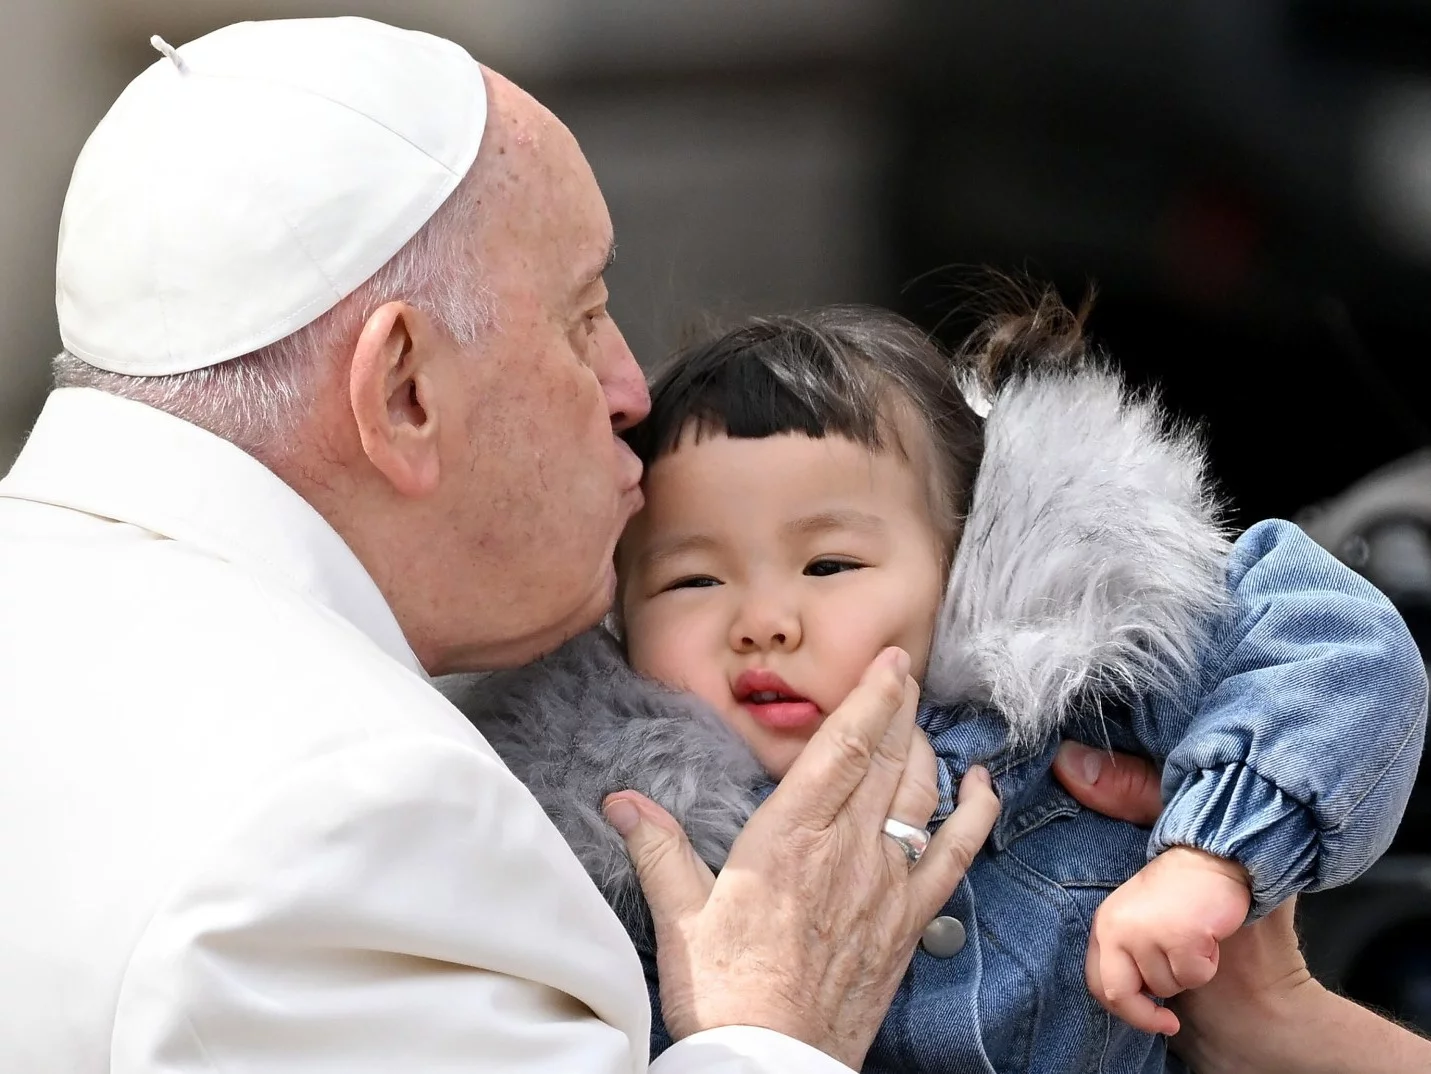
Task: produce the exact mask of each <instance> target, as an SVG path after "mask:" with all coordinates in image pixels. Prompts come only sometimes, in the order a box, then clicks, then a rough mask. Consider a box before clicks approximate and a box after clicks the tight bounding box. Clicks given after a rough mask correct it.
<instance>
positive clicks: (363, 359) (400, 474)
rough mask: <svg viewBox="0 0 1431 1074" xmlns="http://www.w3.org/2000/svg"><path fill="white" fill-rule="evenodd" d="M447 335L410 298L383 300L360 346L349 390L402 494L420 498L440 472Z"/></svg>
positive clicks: (372, 453) (366, 435)
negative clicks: (439, 372) (437, 378)
mask: <svg viewBox="0 0 1431 1074" xmlns="http://www.w3.org/2000/svg"><path fill="white" fill-rule="evenodd" d="M444 343H445V337H443V336H442V334H441V333H439V332H437V331H435V329H434V327H433V326H432V325H431V324H430V323H429V321H428V319H427V317H426V316H425V315H424V314H423V313H422V312H421V311H420V310H418V309H416V308H414V307H413V306H410V305H408V304H407V303H406V302H388V303H386V304H384V305H382V306H379V307H378V308H377V310H375V311H374V312H373V315H372V316H371V317H369V318H368V319H367V321H366V323H364V325H363V330H362V333H361V334H360V335H359V336H358V342H357V345H356V346H355V347H354V349H353V361H352V365H351V368H350V370H349V374H348V395H349V401H350V403H351V405H352V408H353V418H354V420H355V421H356V422H357V427H358V436H359V437H360V438H361V440H362V444H363V451H364V453H365V454H366V455H367V456H368V460H369V461H370V462H371V463H372V464H373V466H374V468H376V469H377V471H378V472H379V473H380V474H382V475H383V476H384V477H385V478H387V480H388V482H389V483H390V484H391V485H392V486H393V488H394V489H395V490H396V491H397V492H398V494H399V495H402V496H410V497H413V498H420V497H423V496H427V495H430V494H431V493H432V492H433V491H434V490H435V489H436V488H437V483H438V479H439V477H440V473H441V458H440V453H439V450H438V448H439V443H438V414H437V410H436V407H435V400H436V391H435V389H434V375H433V374H434V366H435V364H436V363H438V362H440V361H441V359H442V357H443V354H442V352H443V350H444V349H445V348H444V346H443V344H444Z"/></svg>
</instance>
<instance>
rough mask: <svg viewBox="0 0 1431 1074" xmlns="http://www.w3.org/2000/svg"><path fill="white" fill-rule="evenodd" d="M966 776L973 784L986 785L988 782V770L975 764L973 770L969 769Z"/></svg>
mask: <svg viewBox="0 0 1431 1074" xmlns="http://www.w3.org/2000/svg"><path fill="white" fill-rule="evenodd" d="M967 775H968V777H969V778H970V779H972V780H973V781H974V782H975V783H983V784H985V785H987V784H988V782H989V770H988V769H987V768H985V767H984V766H983V765H977V764H976V765H975V766H974V767H973V768H971V769H969V771H968V773H967Z"/></svg>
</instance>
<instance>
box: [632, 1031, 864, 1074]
mask: <svg viewBox="0 0 1431 1074" xmlns="http://www.w3.org/2000/svg"><path fill="white" fill-rule="evenodd" d="M697 1072H699V1074H850V1068H849V1067H847V1066H845V1064H843V1063H841V1062H839V1061H838V1060H835V1059H831V1058H830V1057H829V1056H828V1055H826V1054H825V1053H824V1052H822V1051H819V1050H817V1049H815V1048H812V1047H810V1045H808V1044H804V1043H802V1042H801V1041H798V1040H794V1039H792V1038H790V1037H787V1036H784V1035H783V1034H780V1033H776V1032H775V1031H774V1030H770V1029H761V1028H759V1027H757V1026H727V1027H725V1028H723V1029H708V1030H706V1031H705V1032H704V1033H697V1034H695V1035H694V1036H690V1037H687V1038H686V1039H685V1040H682V1041H678V1042H677V1043H675V1044H673V1045H671V1047H669V1048H667V1049H666V1050H665V1051H664V1052H663V1053H661V1057H660V1058H659V1059H657V1060H656V1061H655V1062H654V1063H652V1064H651V1074H697Z"/></svg>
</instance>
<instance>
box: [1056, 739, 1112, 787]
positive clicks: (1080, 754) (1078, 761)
mask: <svg viewBox="0 0 1431 1074" xmlns="http://www.w3.org/2000/svg"><path fill="white" fill-rule="evenodd" d="M1062 751H1063V755H1064V756H1065V757H1067V758H1068V759H1069V760H1071V761H1072V762H1073V763H1074V764H1075V765H1076V766H1077V769H1078V773H1079V774H1080V775H1081V776H1082V777H1083V782H1084V783H1087V784H1088V785H1089V786H1090V787H1091V786H1093V784H1095V783H1097V782H1098V777H1099V776H1100V775H1101V774H1102V772H1103V754H1101V753H1099V752H1098V751H1097V750H1095V749H1090V748H1089V747H1087V746H1085V745H1083V743H1081V742H1065V743H1064V744H1063V746H1062Z"/></svg>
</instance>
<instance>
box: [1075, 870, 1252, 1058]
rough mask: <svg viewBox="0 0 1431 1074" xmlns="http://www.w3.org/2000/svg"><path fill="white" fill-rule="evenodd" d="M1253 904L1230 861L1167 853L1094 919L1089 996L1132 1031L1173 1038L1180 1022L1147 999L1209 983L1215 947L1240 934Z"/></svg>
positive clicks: (1244, 879)
mask: <svg viewBox="0 0 1431 1074" xmlns="http://www.w3.org/2000/svg"><path fill="white" fill-rule="evenodd" d="M1251 902H1252V894H1251V890H1250V888H1249V886H1248V879H1247V873H1246V872H1245V871H1244V870H1243V868H1242V867H1241V866H1240V865H1237V864H1236V863H1235V862H1230V861H1224V860H1223V859H1222V858H1217V857H1214V856H1213V855H1211V854H1207V853H1204V852H1203V851H1201V850H1194V849H1192V848H1190V847H1173V848H1172V849H1170V850H1167V851H1164V852H1163V853H1162V854H1159V855H1158V856H1157V857H1156V858H1154V859H1153V860H1152V861H1151V862H1149V863H1148V864H1147V865H1145V866H1144V867H1143V868H1142V869H1140V870H1138V872H1137V874H1136V875H1134V876H1133V878H1132V879H1131V880H1129V881H1128V882H1127V883H1126V884H1123V885H1122V886H1121V887H1119V888H1118V890H1117V891H1115V892H1113V894H1112V895H1109V896H1108V898H1107V899H1105V900H1104V901H1103V905H1102V906H1100V907H1099V908H1098V913H1097V914H1095V915H1094V917H1093V929H1092V934H1091V936H1090V938H1089V942H1088V959H1087V963H1086V974H1087V978H1088V990H1089V991H1090V992H1092V993H1093V998H1094V999H1096V1000H1098V1002H1100V1003H1102V1004H1103V1006H1105V1007H1106V1008H1108V1010H1110V1011H1111V1012H1112V1013H1114V1014H1116V1015H1117V1016H1118V1017H1119V1018H1121V1019H1123V1021H1125V1022H1127V1023H1128V1024H1129V1025H1132V1026H1135V1027H1137V1028H1138V1029H1141V1030H1143V1031H1144V1032H1147V1033H1165V1034H1167V1035H1169V1036H1172V1035H1173V1034H1174V1033H1176V1032H1177V1031H1178V1030H1179V1028H1181V1027H1180V1024H1179V1022H1178V1018H1177V1015H1175V1014H1174V1013H1173V1012H1172V1011H1170V1010H1168V1009H1167V1008H1166V1007H1159V1006H1158V1005H1157V1004H1156V1003H1154V1002H1153V1001H1152V1000H1151V999H1150V998H1149V997H1148V995H1147V993H1151V994H1152V995H1154V996H1159V997H1161V998H1163V999H1168V998H1170V997H1172V996H1175V995H1177V994H1178V993H1180V992H1184V991H1186V990H1187V989H1190V988H1201V987H1202V986H1203V985H1205V984H1207V983H1208V982H1209V981H1211V980H1212V978H1213V975H1214V974H1216V973H1217V966H1218V951H1219V948H1218V945H1219V943H1220V942H1221V941H1223V940H1225V939H1226V938H1227V937H1229V936H1231V935H1232V934H1234V933H1235V932H1237V930H1238V929H1239V928H1241V926H1242V923H1243V921H1245V920H1246V918H1247V911H1248V909H1249V908H1250V906H1251Z"/></svg>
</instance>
